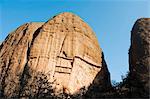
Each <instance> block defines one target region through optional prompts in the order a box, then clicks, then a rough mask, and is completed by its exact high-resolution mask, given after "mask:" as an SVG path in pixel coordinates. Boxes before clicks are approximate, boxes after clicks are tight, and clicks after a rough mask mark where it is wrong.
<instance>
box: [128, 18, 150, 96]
mask: <svg viewBox="0 0 150 99" xmlns="http://www.w3.org/2000/svg"><path fill="white" fill-rule="evenodd" d="M129 65H130V67H129V69H130V74H131V75H130V76H131V80H132V81H131V83H132V86H134V87H137V88H138V87H139V86H141V88H144V91H145V92H146V93H147V95H148V94H149V88H150V87H149V86H150V82H149V80H150V75H149V72H150V70H149V69H150V19H149V18H142V19H139V20H137V21H136V23H135V24H134V27H133V29H132V34H131V47H130V50H129ZM141 91H143V90H142V89H141Z"/></svg>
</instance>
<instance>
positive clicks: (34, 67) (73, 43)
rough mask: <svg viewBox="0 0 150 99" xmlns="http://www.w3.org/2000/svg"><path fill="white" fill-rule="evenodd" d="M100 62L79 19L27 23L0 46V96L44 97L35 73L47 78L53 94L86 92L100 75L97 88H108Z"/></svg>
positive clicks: (98, 52) (95, 45)
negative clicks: (84, 90) (41, 94)
mask: <svg viewBox="0 0 150 99" xmlns="http://www.w3.org/2000/svg"><path fill="white" fill-rule="evenodd" d="M102 61H104V59H103V58H102V50H101V48H100V47H99V44H98V41H97V38H96V36H95V34H94V32H93V31H92V29H91V28H90V27H89V26H88V25H87V24H86V23H85V22H83V21H82V19H80V18H79V17H78V16H76V15H74V14H71V13H62V14H59V15H57V16H55V17H54V18H52V19H50V20H49V21H47V22H46V23H27V24H24V25H22V26H20V27H19V28H17V29H16V30H15V31H14V32H13V33H11V34H10V35H9V36H8V37H7V38H6V39H5V41H4V42H3V43H2V44H1V46H0V75H1V76H0V89H1V94H2V96H7V97H13V96H34V95H35V94H40V91H38V90H41V89H42V92H45V93H47V90H48V89H46V88H45V87H44V88H45V89H44V88H42V87H43V86H44V85H42V86H40V87H39V86H38V88H37V86H36V85H37V82H36V83H35V81H36V80H37V79H38V77H37V73H38V72H40V73H42V75H44V77H45V76H46V79H47V80H46V82H50V83H53V85H52V86H51V87H52V89H54V90H55V92H56V93H57V92H59V91H60V90H63V92H65V93H67V94H74V93H76V92H78V91H79V90H80V89H81V88H88V87H89V86H90V84H91V83H92V82H93V80H94V79H95V77H96V75H97V74H98V73H100V72H102V73H100V74H101V75H99V77H100V79H101V80H98V81H99V82H97V83H99V84H97V85H99V87H100V86H103V85H107V86H110V78H109V71H108V70H107V69H101V68H107V67H104V66H106V64H103V62H102ZM102 70H105V71H102ZM99 77H97V78H96V79H99ZM35 78H37V79H35ZM44 79H45V78H44ZM39 80H40V79H39ZM38 84H39V83H38ZM46 86H47V85H46ZM103 87H106V86H103ZM37 91H38V92H37Z"/></svg>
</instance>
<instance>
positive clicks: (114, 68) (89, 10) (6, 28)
mask: <svg viewBox="0 0 150 99" xmlns="http://www.w3.org/2000/svg"><path fill="white" fill-rule="evenodd" d="M61 12H73V13H75V14H77V15H78V16H80V17H81V18H82V19H83V20H84V21H85V22H86V23H88V24H89V25H90V26H91V27H92V29H93V31H94V32H95V33H96V36H97V38H98V41H99V44H100V46H101V48H102V49H103V51H104V55H105V59H106V62H107V65H108V68H109V71H110V73H111V79H112V80H116V81H120V80H121V75H124V74H126V72H127V71H128V67H129V66H128V49H129V46H130V31H131V29H132V26H133V24H134V22H135V21H136V20H137V19H139V18H141V17H150V2H149V0H0V42H2V41H3V40H4V39H5V37H6V36H7V35H8V33H10V32H11V31H13V30H14V29H16V28H17V27H18V26H20V25H22V24H24V23H26V22H45V21H47V20H48V19H50V18H51V17H52V16H54V15H56V14H59V13H61Z"/></svg>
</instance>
